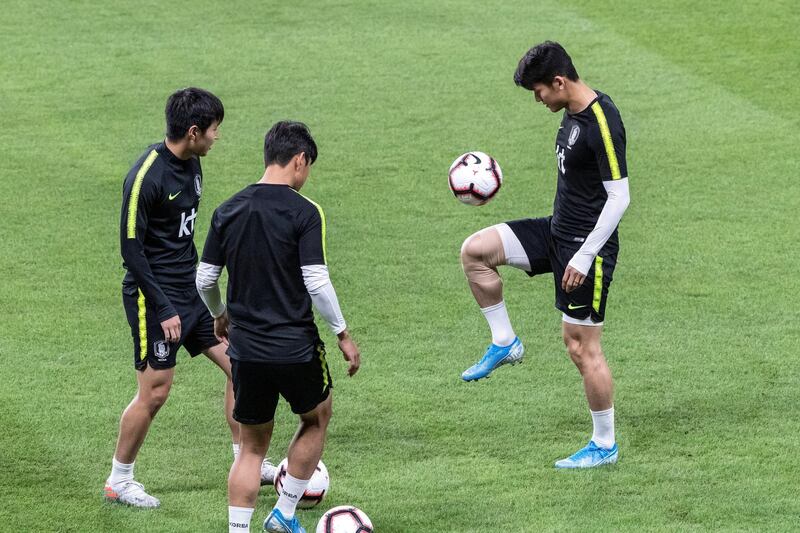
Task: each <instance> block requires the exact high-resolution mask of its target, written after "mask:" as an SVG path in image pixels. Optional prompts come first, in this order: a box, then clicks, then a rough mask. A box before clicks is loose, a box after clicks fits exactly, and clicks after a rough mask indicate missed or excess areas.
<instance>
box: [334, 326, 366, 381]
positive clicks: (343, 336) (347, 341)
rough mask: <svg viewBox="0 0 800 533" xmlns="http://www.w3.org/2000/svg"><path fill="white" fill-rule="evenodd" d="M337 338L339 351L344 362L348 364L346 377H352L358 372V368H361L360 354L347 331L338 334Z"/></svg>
mask: <svg viewBox="0 0 800 533" xmlns="http://www.w3.org/2000/svg"><path fill="white" fill-rule="evenodd" d="M337 337H339V349H340V350H341V351H342V355H343V356H344V360H345V361H347V363H348V365H347V375H348V376H352V375H353V374H355V373H356V372H358V368H359V367H360V366H361V353H360V352H359V351H358V346H356V343H355V342H354V341H353V339H352V338H351V337H350V334H349V333H348V332H347V330H344V331H343V332H341V333H339V335H337Z"/></svg>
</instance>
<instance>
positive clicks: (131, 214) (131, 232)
mask: <svg viewBox="0 0 800 533" xmlns="http://www.w3.org/2000/svg"><path fill="white" fill-rule="evenodd" d="M156 157H158V152H156V151H155V150H153V151H152V152H150V153H149V154H148V156H147V159H145V160H144V163H142V166H141V167H139V172H137V173H136V179H135V180H133V187H132V188H131V196H130V199H129V200H128V232H127V235H128V238H129V239H135V238H136V211H137V210H138V207H139V191H141V190H142V182H143V181H144V177H145V175H146V174H147V171H148V170H150V167H151V166H153V161H155V160H156Z"/></svg>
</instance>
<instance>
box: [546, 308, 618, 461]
mask: <svg viewBox="0 0 800 533" xmlns="http://www.w3.org/2000/svg"><path fill="white" fill-rule="evenodd" d="M602 333H603V327H602V326H590V325H579V324H573V323H568V322H563V335H564V344H566V346H567V351H568V352H569V355H570V358H572V361H573V363H575V366H576V367H578V371H579V372H580V373H581V377H582V378H583V388H584V390H585V392H586V399H587V401H588V403H589V410H590V411H591V414H592V422H593V426H594V430H593V432H592V438H591V440H590V441H589V444H587V445H586V446H585V447H584V448H582V449H580V450H578V451H577V452H576V453H575V454H573V455H571V456H570V457H567V458H566V459H562V460H560V461H557V462H556V467H557V468H591V467H594V466H600V465H604V464H611V463H616V462H617V457H618V455H619V452H618V448H617V444H616V439H615V436H614V384H613V381H612V378H611V370H610V369H609V367H608V363H607V362H606V358H605V356H604V355H603V349H602V346H601V344H600V337H601V335H602Z"/></svg>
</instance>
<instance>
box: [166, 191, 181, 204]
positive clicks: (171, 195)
mask: <svg viewBox="0 0 800 533" xmlns="http://www.w3.org/2000/svg"><path fill="white" fill-rule="evenodd" d="M182 192H183V191H178V192H176V193H175V194H170V195H169V200H170V202H171V201H172V200H174V199H175V198H177V197H178V195H179V194H180V193H182Z"/></svg>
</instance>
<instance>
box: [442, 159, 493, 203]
mask: <svg viewBox="0 0 800 533" xmlns="http://www.w3.org/2000/svg"><path fill="white" fill-rule="evenodd" d="M448 184H449V185H450V190H451V191H453V194H454V195H455V197H456V198H458V199H459V200H460V201H462V202H464V203H465V204H469V205H483V204H485V203H486V202H488V201H489V200H491V199H492V197H494V195H495V194H497V191H499V190H500V186H501V185H502V184H503V171H502V170H500V165H498V164H497V161H495V160H494V158H492V157H490V156H489V155H488V154H485V153H483V152H467V153H466V154H463V155H460V156H458V158H457V159H456V160H455V161H453V164H452V165H450V173H449V174H448Z"/></svg>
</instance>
